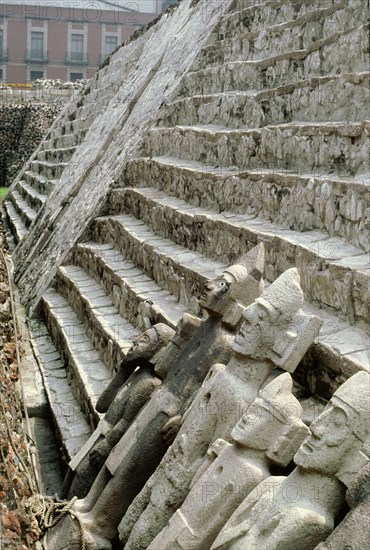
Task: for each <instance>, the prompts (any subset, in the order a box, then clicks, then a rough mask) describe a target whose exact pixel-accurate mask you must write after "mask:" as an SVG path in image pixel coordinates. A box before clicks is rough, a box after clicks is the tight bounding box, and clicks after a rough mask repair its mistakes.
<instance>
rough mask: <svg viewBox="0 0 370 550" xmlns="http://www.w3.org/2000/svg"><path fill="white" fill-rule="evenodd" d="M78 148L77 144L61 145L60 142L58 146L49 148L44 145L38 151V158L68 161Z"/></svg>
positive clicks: (51, 160)
mask: <svg viewBox="0 0 370 550" xmlns="http://www.w3.org/2000/svg"><path fill="white" fill-rule="evenodd" d="M76 149H77V147H75V146H69V147H61V145H60V144H58V148H50V149H47V148H45V147H43V149H42V150H40V151H39V152H38V154H37V159H38V160H42V161H47V162H53V163H60V162H63V163H64V162H68V161H69V159H70V158H71V157H72V155H73V153H74V152H75V150H76Z"/></svg>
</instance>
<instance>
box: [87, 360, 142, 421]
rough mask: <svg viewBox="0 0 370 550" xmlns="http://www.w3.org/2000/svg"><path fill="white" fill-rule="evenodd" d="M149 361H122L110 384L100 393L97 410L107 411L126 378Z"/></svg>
mask: <svg viewBox="0 0 370 550" xmlns="http://www.w3.org/2000/svg"><path fill="white" fill-rule="evenodd" d="M148 364H150V363H149V361H148V360H146V359H145V360H143V361H142V362H140V361H138V360H137V359H135V360H133V361H126V360H125V359H124V360H123V361H122V362H121V364H120V367H119V369H118V372H117V374H116V375H115V376H114V378H113V379H112V380H111V381H110V383H109V384H108V386H107V387H106V388H105V390H104V391H103V393H102V394H101V395H100V397H99V399H98V401H97V403H96V410H97V411H98V412H100V413H105V412H107V410H108V408H109V406H110V405H111V403H112V401H113V399H114V398H115V397H116V395H117V393H118V392H119V390H120V389H121V387H122V386H123V384H124V383H125V382H126V380H127V379H128V378H129V377H130V376H131V374H132V373H133V372H134V370H135V369H136V367H138V366H140V367H144V366H148Z"/></svg>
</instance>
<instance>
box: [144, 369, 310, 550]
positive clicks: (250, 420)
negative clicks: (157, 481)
mask: <svg viewBox="0 0 370 550" xmlns="http://www.w3.org/2000/svg"><path fill="white" fill-rule="evenodd" d="M291 391H292V379H291V377H290V375H289V374H288V373H285V374H283V375H281V376H278V377H277V378H276V379H275V380H273V381H272V382H270V383H269V384H268V385H267V386H266V387H265V388H264V389H262V390H261V391H260V393H259V396H258V397H257V399H255V401H253V403H252V404H251V406H250V407H249V408H248V409H247V411H246V412H245V413H244V414H243V416H242V417H241V419H240V420H239V422H238V423H237V424H236V425H235V427H234V429H233V430H232V432H231V437H230V440H231V442H230V443H228V442H227V441H225V440H223V439H217V440H216V441H215V442H214V443H213V445H211V446H210V447H209V449H208V450H207V456H206V458H205V459H204V463H203V464H201V466H200V467H199V469H198V471H197V473H196V476H195V477H194V478H193V480H192V483H191V487H190V492H189V494H188V496H187V497H186V499H185V501H184V503H183V505H182V506H181V508H179V509H178V510H177V511H176V512H175V514H174V515H173V516H172V517H171V518H170V520H169V523H168V526H167V527H165V528H164V529H163V531H161V532H160V533H159V535H158V536H157V537H156V538H155V539H154V540H153V542H152V543H151V544H150V545H149V546H148V548H151V549H152V550H156V549H158V548H161V549H162V550H175V548H176V549H179V550H180V549H182V548H184V545H190V546H191V547H193V548H195V547H196V548H202V549H204V550H207V548H210V546H211V544H212V542H213V541H214V539H215V538H216V536H217V534H218V532H219V531H220V529H221V527H222V526H223V525H224V524H225V523H226V521H227V520H228V518H229V517H230V516H231V514H232V513H233V511H235V510H236V508H237V507H238V505H239V504H241V502H242V501H243V500H244V498H246V496H247V495H248V494H249V493H250V492H251V491H252V490H253V489H254V488H255V487H256V486H257V485H258V484H259V483H260V482H261V481H262V479H264V478H265V477H268V476H269V475H270V473H269V466H270V464H271V462H272V463H273V464H280V465H282V466H286V465H287V464H288V463H289V462H290V461H291V460H292V458H293V456H294V454H295V453H296V451H297V450H298V447H299V445H300V444H301V443H302V441H303V439H304V438H305V437H306V436H307V434H308V433H309V429H308V428H307V426H306V425H305V424H303V422H302V421H301V416H302V409H301V406H300V404H299V402H298V401H297V399H295V398H294V397H293V395H292V394H291ZM288 441H289V443H288ZM270 461H271V462H270Z"/></svg>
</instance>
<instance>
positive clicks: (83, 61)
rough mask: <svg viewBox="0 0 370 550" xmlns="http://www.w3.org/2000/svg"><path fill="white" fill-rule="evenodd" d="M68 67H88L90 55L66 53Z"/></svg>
mask: <svg viewBox="0 0 370 550" xmlns="http://www.w3.org/2000/svg"><path fill="white" fill-rule="evenodd" d="M66 64H67V65H88V64H89V55H88V54H87V53H83V52H68V53H66Z"/></svg>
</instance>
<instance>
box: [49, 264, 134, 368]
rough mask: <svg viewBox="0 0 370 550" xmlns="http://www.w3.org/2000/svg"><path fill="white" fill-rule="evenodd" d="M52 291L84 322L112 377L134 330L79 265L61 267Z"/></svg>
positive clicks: (129, 344)
mask: <svg viewBox="0 0 370 550" xmlns="http://www.w3.org/2000/svg"><path fill="white" fill-rule="evenodd" d="M55 285H56V289H57V291H58V292H59V294H61V295H62V296H63V297H64V298H66V300H67V301H68V303H69V305H70V306H71V307H72V309H73V310H74V312H75V313H76V315H77V317H78V318H79V320H80V321H81V322H82V323H84V325H85V329H86V331H87V334H88V335H89V337H90V340H91V342H92V344H93V345H94V347H95V349H96V350H97V351H98V352H99V354H100V357H101V358H102V360H103V362H104V364H105V365H106V366H107V367H108V369H109V370H110V372H111V374H112V376H113V375H114V373H115V372H116V371H117V370H118V368H119V366H120V364H121V362H122V360H123V358H124V356H125V354H126V353H127V351H128V350H129V348H130V347H131V345H132V340H133V338H134V337H135V336H136V335H137V334H138V331H137V329H136V328H135V327H134V326H133V325H132V324H131V323H129V322H128V321H127V320H126V319H124V318H122V317H121V316H120V315H119V313H118V310H117V308H116V307H115V306H114V305H113V304H112V299H111V298H110V297H109V296H107V294H106V293H105V291H104V289H103V287H102V285H101V284H100V283H98V282H96V281H95V280H94V279H93V278H92V277H91V276H90V275H89V274H88V273H86V271H85V270H84V269H83V268H82V267H79V266H75V265H64V266H61V267H60V268H59V269H58V271H57V274H56V277H55Z"/></svg>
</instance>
